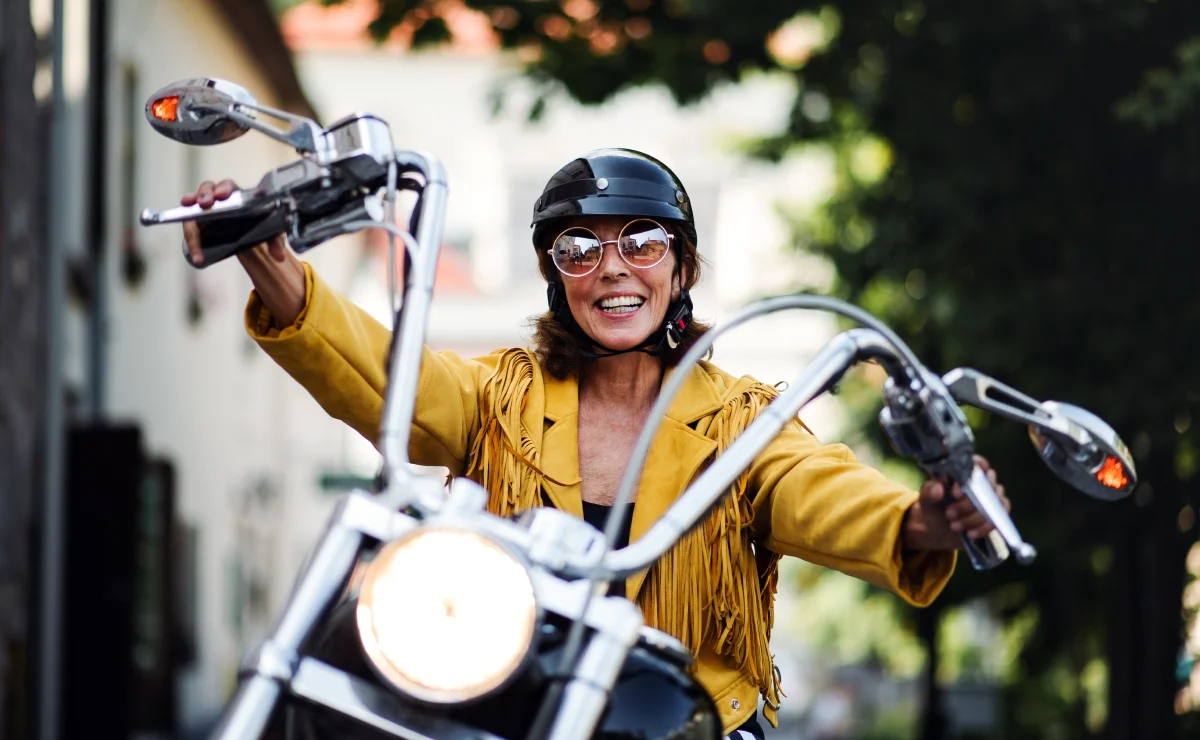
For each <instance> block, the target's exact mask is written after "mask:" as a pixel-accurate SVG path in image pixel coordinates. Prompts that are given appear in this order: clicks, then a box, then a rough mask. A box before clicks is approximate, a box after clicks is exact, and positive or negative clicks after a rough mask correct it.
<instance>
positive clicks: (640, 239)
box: [621, 221, 669, 268]
mask: <svg viewBox="0 0 1200 740" xmlns="http://www.w3.org/2000/svg"><path fill="white" fill-rule="evenodd" d="M668 241H669V240H668V239H667V232H666V230H665V229H663V227H661V226H659V225H658V224H656V223H654V222H653V221H634V222H633V223H631V224H629V225H628V226H626V227H625V228H624V230H622V232H621V256H622V257H624V258H625V261H626V262H628V263H629V264H631V265H633V266H634V267H641V268H646V267H654V266H655V265H657V264H658V263H659V262H662V260H663V257H665V256H666V254H667V249H668Z"/></svg>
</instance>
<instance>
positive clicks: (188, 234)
mask: <svg viewBox="0 0 1200 740" xmlns="http://www.w3.org/2000/svg"><path fill="white" fill-rule="evenodd" d="M183 245H184V256H185V257H186V258H187V260H188V262H191V263H192V264H193V265H202V264H204V250H202V249H201V248H200V226H199V225H197V224H196V222H195V221H184V222H183Z"/></svg>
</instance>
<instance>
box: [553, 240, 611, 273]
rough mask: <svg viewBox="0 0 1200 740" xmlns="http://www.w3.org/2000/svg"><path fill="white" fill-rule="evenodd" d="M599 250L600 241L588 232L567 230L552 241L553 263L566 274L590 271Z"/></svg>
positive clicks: (600, 250)
mask: <svg viewBox="0 0 1200 740" xmlns="http://www.w3.org/2000/svg"><path fill="white" fill-rule="evenodd" d="M601 252H602V248H601V246H600V242H599V241H598V240H597V239H596V238H595V237H594V236H592V235H591V234H588V233H579V232H572V231H568V232H566V233H564V234H563V235H562V236H560V237H558V239H556V240H555V241H554V263H555V264H556V265H558V268H559V269H560V270H562V271H563V272H565V273H566V274H568V275H582V274H585V273H587V272H589V271H591V269H592V268H593V267H594V266H595V265H596V263H597V262H599V261H600V255H601Z"/></svg>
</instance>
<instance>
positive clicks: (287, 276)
mask: <svg viewBox="0 0 1200 740" xmlns="http://www.w3.org/2000/svg"><path fill="white" fill-rule="evenodd" d="M237 190H238V186H237V183H235V182H234V181H233V180H222V181H221V182H219V183H215V184H214V183H212V182H211V181H205V182H203V183H201V184H200V187H198V188H196V192H195V193H189V194H187V195H184V196H183V197H182V198H180V199H179V203H180V205H183V206H193V205H198V206H200V207H201V208H203V209H205V210H208V209H209V208H212V207H213V205H214V204H216V203H217V202H219V201H222V200H225V199H227V198H228V197H229V196H231V195H233V194H234V193H235V192H236V191H237ZM183 239H184V243H185V244H186V245H187V253H188V259H189V260H190V261H191V263H192V264H193V265H201V264H203V263H204V251H203V250H202V249H201V248H200V227H199V226H198V225H197V224H196V222H194V221H185V222H184V224H183ZM237 258H238V261H239V262H241V263H242V267H243V268H244V269H245V270H246V274H247V275H249V276H250V281H251V282H252V283H254V289H255V291H257V292H258V296H259V298H260V299H261V300H262V302H263V305H264V306H266V307H267V310H268V311H270V312H271V320H272V323H274V324H275V326H276V328H279V329H283V328H285V327H288V326H291V325H292V324H294V323H296V319H297V318H299V317H300V314H301V312H303V311H304V305H305V301H306V300H307V289H306V281H305V277H304V265H303V264H301V262H300V260H299V259H297V258H296V255H295V253H294V252H292V250H291V249H290V248H288V243H287V237H286V236H284V235H283V234H276V235H275V236H273V237H271V238H270V239H268V240H267V241H265V242H263V243H262V244H258V245H256V246H255V247H253V248H252V249H249V250H247V251H244V252H240V253H239V254H238V255H237Z"/></svg>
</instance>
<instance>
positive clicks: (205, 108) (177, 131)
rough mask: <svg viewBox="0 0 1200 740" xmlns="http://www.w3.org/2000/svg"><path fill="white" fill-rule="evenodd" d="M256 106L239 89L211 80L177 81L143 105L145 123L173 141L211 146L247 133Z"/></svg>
mask: <svg viewBox="0 0 1200 740" xmlns="http://www.w3.org/2000/svg"><path fill="white" fill-rule="evenodd" d="M257 106H258V103H257V101H255V99H254V96H253V95H251V94H250V92H249V91H248V90H246V88H244V87H242V86H241V85H237V84H234V83H232V82H228V81H226V80H219V79H216V78H213V77H196V78H193V79H189V80H179V81H177V82H173V83H171V84H170V85H167V86H166V87H164V88H161V89H159V90H157V91H155V93H154V94H153V95H151V96H150V98H149V99H148V100H147V101H146V120H147V121H149V122H150V125H151V126H153V127H154V130H155V131H157V132H158V133H160V134H162V135H163V136H166V137H168V138H170V139H174V140H175V141H178V142H182V143H184V144H192V145H196V146H212V145H214V144H224V143H225V142H227V141H232V140H233V139H236V138H237V137H239V136H241V135H242V134H244V133H246V132H247V131H249V130H250V128H251V127H250V126H248V125H246V124H245V123H243V121H244V120H245V119H246V118H253V117H254V109H255V108H257Z"/></svg>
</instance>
